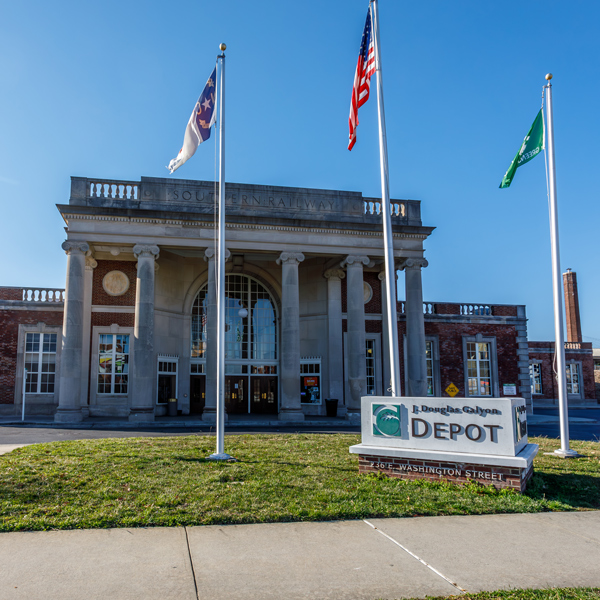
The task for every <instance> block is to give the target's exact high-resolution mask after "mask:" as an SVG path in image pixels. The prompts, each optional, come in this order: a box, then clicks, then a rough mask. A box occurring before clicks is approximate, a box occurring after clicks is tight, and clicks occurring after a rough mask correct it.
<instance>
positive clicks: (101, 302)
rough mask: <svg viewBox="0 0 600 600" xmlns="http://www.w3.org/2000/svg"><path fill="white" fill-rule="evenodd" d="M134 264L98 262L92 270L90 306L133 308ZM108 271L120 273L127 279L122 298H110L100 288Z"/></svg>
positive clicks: (117, 261) (135, 274)
mask: <svg viewBox="0 0 600 600" xmlns="http://www.w3.org/2000/svg"><path fill="white" fill-rule="evenodd" d="M136 265H137V263H136V262H133V261H131V262H130V261H123V260H99V261H98V266H97V267H96V268H95V269H94V284H93V288H92V304H93V305H96V306H135V282H136V278H137V271H136ZM110 271H122V272H123V273H125V275H127V277H129V289H128V290H127V291H126V292H125V293H124V294H123V295H122V296H110V295H109V294H107V293H106V292H105V291H104V288H103V287H102V280H103V279H104V276H105V275H106V274H107V273H109V272H110Z"/></svg>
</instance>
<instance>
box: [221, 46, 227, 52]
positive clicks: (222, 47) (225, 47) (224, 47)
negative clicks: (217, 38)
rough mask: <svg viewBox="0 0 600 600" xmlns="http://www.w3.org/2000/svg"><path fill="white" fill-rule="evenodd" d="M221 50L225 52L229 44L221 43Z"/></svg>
mask: <svg viewBox="0 0 600 600" xmlns="http://www.w3.org/2000/svg"><path fill="white" fill-rule="evenodd" d="M219 50H220V51H221V52H225V50H227V46H226V45H225V44H219Z"/></svg>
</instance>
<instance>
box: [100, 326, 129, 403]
mask: <svg viewBox="0 0 600 600" xmlns="http://www.w3.org/2000/svg"><path fill="white" fill-rule="evenodd" d="M128 383H129V336H128V335H121V334H112V333H101V334H100V336H99V339H98V393H99V394H127V389H128V387H127V386H128Z"/></svg>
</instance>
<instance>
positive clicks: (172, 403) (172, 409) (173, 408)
mask: <svg viewBox="0 0 600 600" xmlns="http://www.w3.org/2000/svg"><path fill="white" fill-rule="evenodd" d="M169 416H170V417H176V416H177V398H169Z"/></svg>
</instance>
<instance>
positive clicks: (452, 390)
mask: <svg viewBox="0 0 600 600" xmlns="http://www.w3.org/2000/svg"><path fill="white" fill-rule="evenodd" d="M445 391H446V394H448V396H452V398H454V396H456V394H458V388H457V387H456V386H455V385H454V384H453V383H451V384H450V385H449V386H448V387H447V388H446V390H445Z"/></svg>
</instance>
